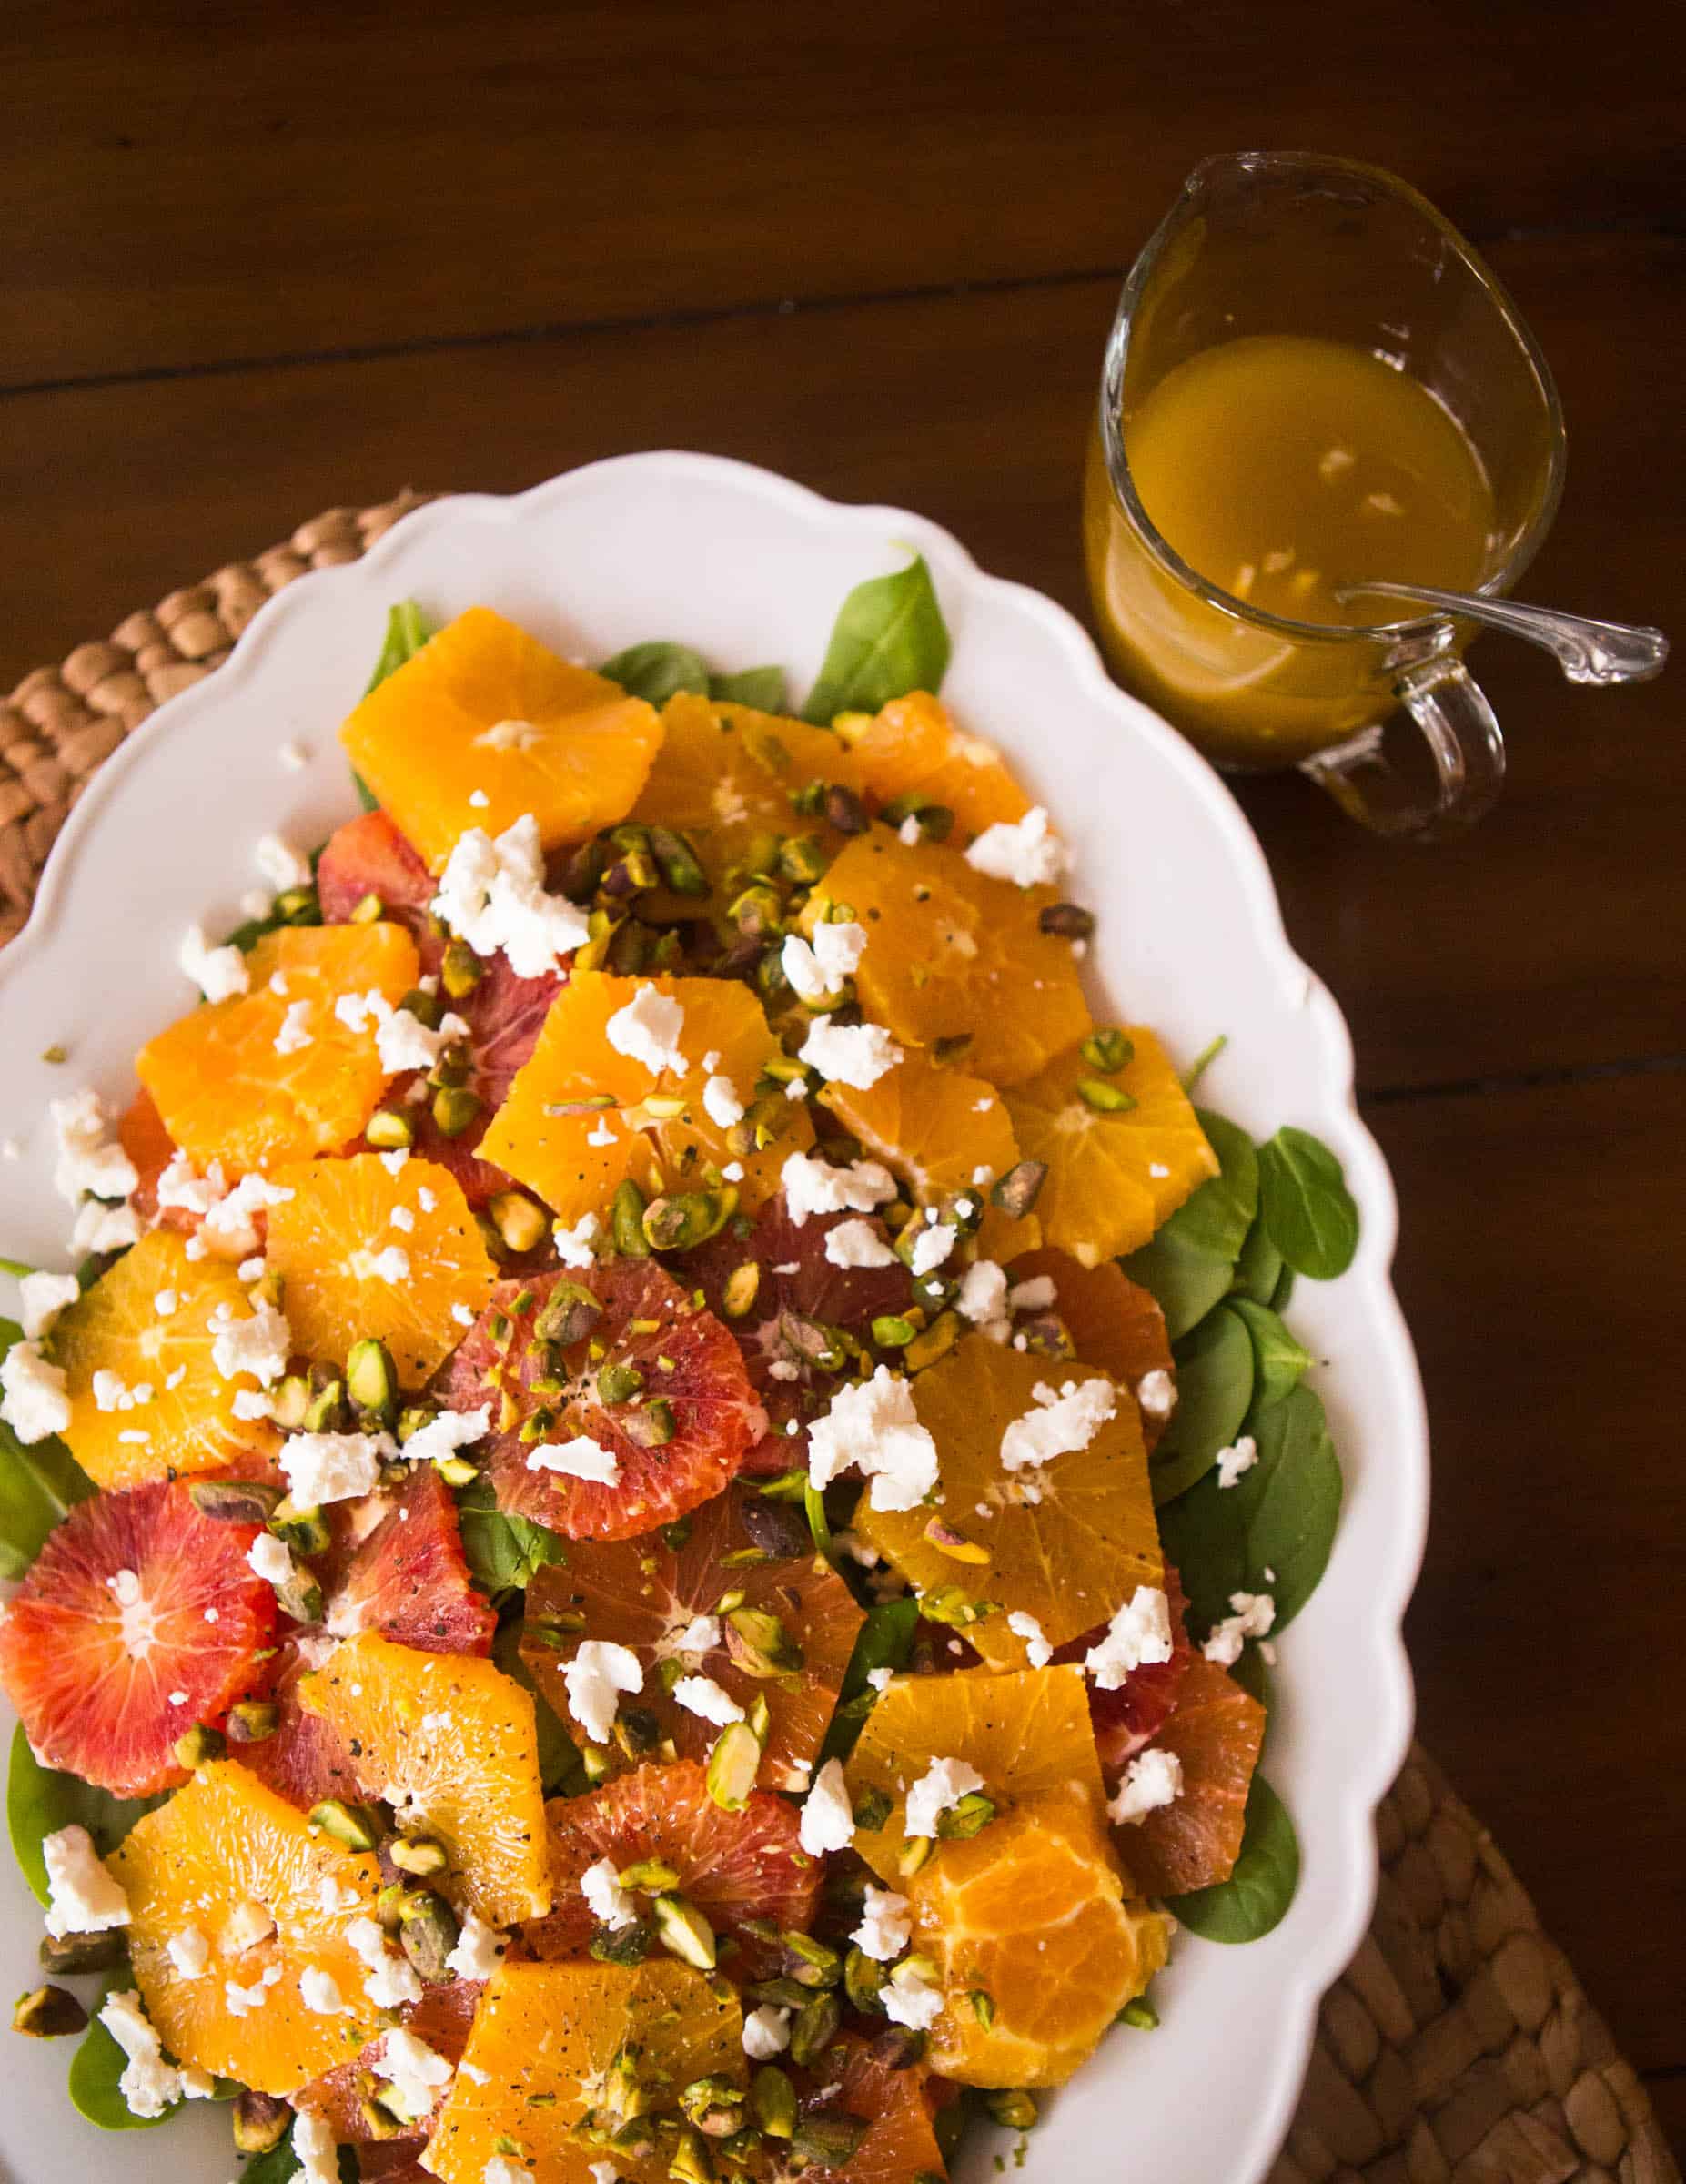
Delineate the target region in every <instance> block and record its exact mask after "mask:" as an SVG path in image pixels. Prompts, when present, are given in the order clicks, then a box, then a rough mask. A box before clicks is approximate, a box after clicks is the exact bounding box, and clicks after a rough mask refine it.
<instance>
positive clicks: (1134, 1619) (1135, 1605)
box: [1083, 1585, 1172, 1691]
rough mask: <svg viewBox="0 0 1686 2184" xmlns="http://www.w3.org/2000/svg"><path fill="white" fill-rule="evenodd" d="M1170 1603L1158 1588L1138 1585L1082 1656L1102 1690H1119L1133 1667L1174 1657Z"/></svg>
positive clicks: (1140, 1666)
mask: <svg viewBox="0 0 1686 2184" xmlns="http://www.w3.org/2000/svg"><path fill="white" fill-rule="evenodd" d="M1171 1652H1172V1637H1171V1603H1169V1601H1167V1600H1166V1596H1165V1594H1164V1593H1163V1592H1162V1591H1161V1590H1160V1589H1159V1587H1158V1586H1157V1585H1137V1586H1136V1591H1135V1592H1134V1593H1132V1594H1131V1595H1130V1598H1129V1599H1128V1600H1126V1602H1125V1603H1124V1605H1123V1606H1122V1607H1121V1608H1120V1609H1119V1610H1118V1612H1117V1613H1116V1615H1115V1616H1114V1617H1113V1619H1112V1621H1111V1622H1110V1623H1108V1624H1107V1626H1106V1634H1105V1637H1103V1638H1102V1639H1100V1640H1099V1641H1098V1643H1095V1644H1094V1645H1092V1646H1091V1647H1090V1648H1089V1650H1088V1652H1087V1653H1085V1655H1084V1657H1083V1665H1084V1666H1085V1668H1086V1669H1087V1670H1088V1672H1089V1673H1090V1675H1091V1676H1093V1677H1094V1679H1095V1683H1096V1684H1098V1685H1099V1686H1100V1688H1101V1689H1102V1690H1103V1691H1116V1690H1117V1689H1118V1687H1119V1685H1120V1684H1122V1683H1123V1682H1124V1680H1125V1678H1126V1676H1127V1675H1128V1674H1129V1673H1130V1671H1131V1670H1132V1669H1133V1668H1142V1667H1145V1666H1146V1664H1147V1663H1150V1662H1158V1661H1168V1660H1169V1659H1170V1658H1171Z"/></svg>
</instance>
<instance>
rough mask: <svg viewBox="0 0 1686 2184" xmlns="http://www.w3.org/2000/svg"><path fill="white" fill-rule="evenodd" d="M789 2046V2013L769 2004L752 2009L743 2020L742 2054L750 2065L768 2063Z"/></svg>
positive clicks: (765, 2003)
mask: <svg viewBox="0 0 1686 2184" xmlns="http://www.w3.org/2000/svg"><path fill="white" fill-rule="evenodd" d="M790 2044H791V2013H790V2011H789V2010H788V2009H780V2008H778V2007H775V2005H774V2004H772V2003H771V2002H763V2003H762V2005H761V2006H760V2007H759V2008H757V2009H752V2010H751V2011H750V2013H749V2015H748V2016H747V2017H745V2018H744V2020H743V2052H744V2054H745V2055H747V2056H748V2057H749V2058H750V2060H751V2062H752V2063H770V2062H771V2061H772V2058H773V2057H774V2056H775V2055H782V2054H783V2052H784V2050H785V2049H786V2048H788V2047H789V2046H790Z"/></svg>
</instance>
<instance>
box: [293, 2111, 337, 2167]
mask: <svg viewBox="0 0 1686 2184" xmlns="http://www.w3.org/2000/svg"><path fill="white" fill-rule="evenodd" d="M293 2151H294V2152H295V2153H296V2154H297V2155H298V2169H297V2170H296V2172H295V2173H294V2176H293V2178H292V2180H291V2184H339V2149H338V2147H337V2145H336V2144H335V2142H334V2134H333V2132H332V2131H331V2130H330V2129H329V2128H328V2125H327V2124H326V2123H325V2122H324V2121H323V2119H322V2118H321V2117H319V2116H318V2115H314V2114H313V2113H312V2112H311V2110H310V2109H308V2108H300V2109H299V2111H298V2115H297V2116H295V2118H293Z"/></svg>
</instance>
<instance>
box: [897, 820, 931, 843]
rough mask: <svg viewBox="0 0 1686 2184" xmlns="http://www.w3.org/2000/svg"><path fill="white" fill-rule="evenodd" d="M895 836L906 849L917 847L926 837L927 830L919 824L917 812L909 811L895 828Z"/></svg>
mask: <svg viewBox="0 0 1686 2184" xmlns="http://www.w3.org/2000/svg"><path fill="white" fill-rule="evenodd" d="M895 838H896V840H897V841H898V842H899V843H900V844H902V846H903V848H904V849H917V848H918V847H919V844H921V843H922V842H923V841H924V838H925V830H924V827H923V826H921V825H920V824H919V814H918V813H917V812H909V814H907V816H906V818H905V819H904V820H903V822H902V824H901V825H900V826H898V827H897V828H896V830H895Z"/></svg>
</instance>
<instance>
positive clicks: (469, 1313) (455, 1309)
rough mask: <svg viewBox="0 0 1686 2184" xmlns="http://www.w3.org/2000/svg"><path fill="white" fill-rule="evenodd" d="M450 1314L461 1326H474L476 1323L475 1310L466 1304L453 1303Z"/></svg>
mask: <svg viewBox="0 0 1686 2184" xmlns="http://www.w3.org/2000/svg"><path fill="white" fill-rule="evenodd" d="M450 1316H451V1318H452V1319H453V1320H455V1321H456V1322H457V1325H458V1326H459V1327H472V1326H473V1325H474V1313H473V1310H472V1309H471V1308H470V1307H469V1306H468V1305H466V1304H462V1303H457V1304H453V1305H452V1306H451V1308H450Z"/></svg>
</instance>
